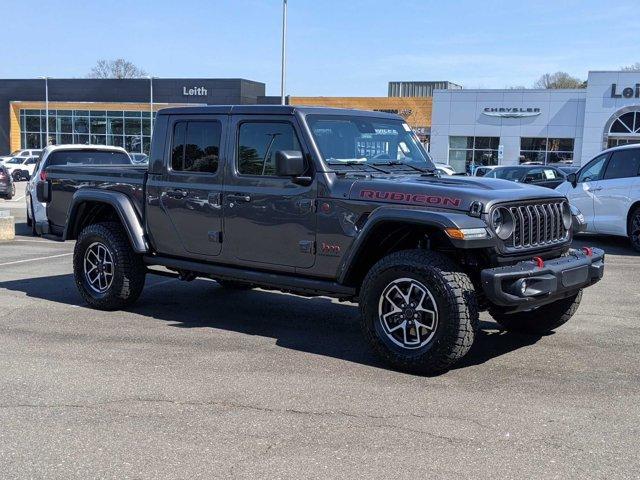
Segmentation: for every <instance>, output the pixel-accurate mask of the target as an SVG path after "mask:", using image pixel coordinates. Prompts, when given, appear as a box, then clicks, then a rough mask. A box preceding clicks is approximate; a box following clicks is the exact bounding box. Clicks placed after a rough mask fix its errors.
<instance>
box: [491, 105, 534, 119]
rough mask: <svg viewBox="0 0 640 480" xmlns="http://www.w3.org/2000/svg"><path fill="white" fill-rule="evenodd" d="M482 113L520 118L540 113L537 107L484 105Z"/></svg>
mask: <svg viewBox="0 0 640 480" xmlns="http://www.w3.org/2000/svg"><path fill="white" fill-rule="evenodd" d="M482 113H483V115H487V116H489V117H503V118H522V117H535V116H536V115H540V109H539V108H538V107H486V108H485V109H484V110H483V111H482Z"/></svg>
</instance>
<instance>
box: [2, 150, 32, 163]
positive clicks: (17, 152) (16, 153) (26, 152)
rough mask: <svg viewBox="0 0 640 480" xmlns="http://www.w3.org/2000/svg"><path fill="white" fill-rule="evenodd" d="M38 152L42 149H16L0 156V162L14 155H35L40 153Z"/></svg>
mask: <svg viewBox="0 0 640 480" xmlns="http://www.w3.org/2000/svg"><path fill="white" fill-rule="evenodd" d="M40 153H42V150H39V149H38V150H16V151H15V152H13V153H11V154H10V155H5V156H2V157H0V163H4V162H6V161H8V160H11V159H12V158H15V157H37V156H38V155H40Z"/></svg>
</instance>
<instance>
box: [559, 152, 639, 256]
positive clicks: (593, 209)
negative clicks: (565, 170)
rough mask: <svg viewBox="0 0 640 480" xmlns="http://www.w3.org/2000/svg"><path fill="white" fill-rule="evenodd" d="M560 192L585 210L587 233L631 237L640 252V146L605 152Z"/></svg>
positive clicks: (577, 173) (587, 165) (569, 181)
mask: <svg viewBox="0 0 640 480" xmlns="http://www.w3.org/2000/svg"><path fill="white" fill-rule="evenodd" d="M556 190H558V191H560V192H561V193H563V194H564V195H566V196H567V198H568V199H569V202H571V204H572V205H575V206H576V207H578V208H579V209H580V210H581V211H582V214H583V215H584V216H585V220H586V222H587V229H586V231H587V232H593V233H604V234H608V235H620V236H624V237H629V239H630V240H631V244H632V245H633V247H634V248H635V249H636V250H638V251H640V144H632V145H624V146H620V147H615V148H611V149H609V150H605V151H604V152H602V153H601V154H599V155H598V156H596V157H595V158H593V159H592V160H591V161H590V162H589V163H587V164H586V165H585V166H584V167H582V168H581V169H580V170H578V171H577V172H576V173H571V174H569V175H568V176H567V181H566V182H564V183H562V184H560V185H559V186H558V188H557V189H556Z"/></svg>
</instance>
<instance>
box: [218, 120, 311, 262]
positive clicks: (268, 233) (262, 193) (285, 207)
mask: <svg viewBox="0 0 640 480" xmlns="http://www.w3.org/2000/svg"><path fill="white" fill-rule="evenodd" d="M231 131H232V132H234V134H233V135H230V137H229V138H230V140H229V143H230V145H229V150H230V152H231V155H233V158H232V159H229V162H228V164H227V175H226V177H225V178H226V180H225V187H224V217H225V240H224V244H225V258H226V259H228V260H230V261H233V262H234V263H240V264H245V265H251V266H254V267H260V266H267V265H268V266H269V268H272V269H281V270H293V269H295V268H309V267H311V266H313V264H314V261H315V254H314V253H315V252H314V246H315V243H314V242H315V229H316V217H315V211H314V206H315V197H316V180H315V178H314V180H313V181H312V183H311V184H309V185H300V184H296V183H295V182H294V181H293V179H292V178H291V177H279V176H277V175H276V171H275V156H276V152H277V151H278V150H299V151H302V152H303V154H304V153H305V152H307V151H308V150H307V149H306V147H305V146H304V144H303V143H302V138H303V137H302V135H300V130H299V128H298V125H297V123H296V119H295V118H294V117H293V116H288V115H283V116H274V115H270V116H268V117H262V116H258V115H247V116H239V115H238V116H234V117H233V120H232V127H231ZM308 169H309V175H310V176H313V171H312V170H313V168H312V166H311V165H310V164H309V165H308Z"/></svg>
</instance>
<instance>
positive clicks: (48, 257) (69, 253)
mask: <svg viewBox="0 0 640 480" xmlns="http://www.w3.org/2000/svg"><path fill="white" fill-rule="evenodd" d="M68 255H73V252H68V253H60V254H58V255H49V256H47V257H38V258H27V259H26V260H16V261H15V262H7V263H0V267H5V266H7V265H17V264H19V263H27V262H37V261H38V260H49V259H50V258H58V257H66V256H68Z"/></svg>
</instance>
